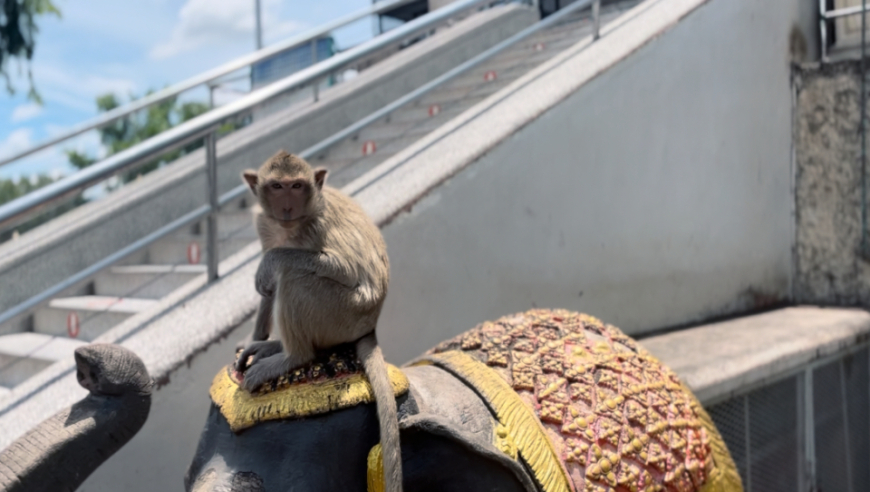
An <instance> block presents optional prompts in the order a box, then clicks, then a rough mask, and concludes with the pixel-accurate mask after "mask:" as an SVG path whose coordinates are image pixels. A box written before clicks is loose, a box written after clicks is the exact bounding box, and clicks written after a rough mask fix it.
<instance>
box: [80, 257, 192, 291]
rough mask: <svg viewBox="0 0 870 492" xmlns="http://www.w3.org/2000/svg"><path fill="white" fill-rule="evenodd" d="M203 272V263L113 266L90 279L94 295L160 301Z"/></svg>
mask: <svg viewBox="0 0 870 492" xmlns="http://www.w3.org/2000/svg"><path fill="white" fill-rule="evenodd" d="M205 271H206V266H205V264H199V265H127V266H114V267H111V268H110V269H109V270H108V271H106V272H103V273H101V274H100V275H98V276H97V277H96V278H95V279H94V293H95V294H96V295H98V296H112V297H136V298H139V299H160V298H162V297H163V296H165V295H168V294H169V293H171V292H172V291H174V290H175V289H177V288H179V287H181V286H182V285H184V284H186V283H187V282H189V281H190V280H192V279H194V278H196V276H197V275H201V274H203V273H205Z"/></svg>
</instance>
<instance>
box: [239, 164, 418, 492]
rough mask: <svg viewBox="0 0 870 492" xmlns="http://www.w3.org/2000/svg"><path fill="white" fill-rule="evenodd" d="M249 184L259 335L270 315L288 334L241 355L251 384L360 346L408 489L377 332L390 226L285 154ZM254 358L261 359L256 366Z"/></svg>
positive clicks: (394, 469)
mask: <svg viewBox="0 0 870 492" xmlns="http://www.w3.org/2000/svg"><path fill="white" fill-rule="evenodd" d="M243 178H244V179H245V181H246V182H247V183H248V184H249V185H250V186H251V189H252V191H253V192H254V194H256V195H257V198H258V200H259V204H260V211H259V212H258V213H257V214H256V216H255V223H256V227H257V233H258V235H259V237H260V241H261V243H262V245H263V250H264V251H265V254H264V256H263V260H262V262H261V263H260V268H259V269H258V271H257V279H256V283H257V290H258V292H260V293H261V294H263V295H264V297H263V300H262V302H261V305H260V311H259V313H258V316H257V322H256V325H255V328H254V334H253V338H254V340H265V339H266V338H267V337H268V334H269V331H270V329H269V321H270V319H269V318H270V317H271V321H272V324H273V325H274V326H275V327H277V328H278V330H280V334H281V345H276V342H268V341H266V342H258V341H255V342H253V343H251V344H250V345H249V346H248V347H247V348H246V349H245V352H244V353H243V354H242V356H241V357H240V358H239V364H240V367H239V369H240V370H244V371H245V377H244V382H243V385H244V387H245V388H246V389H248V390H249V391H250V390H253V389H255V388H257V387H258V386H260V385H261V384H262V383H264V382H266V381H269V380H271V379H273V378H275V377H278V376H280V375H281V374H285V373H286V372H288V371H289V370H290V369H292V368H293V367H296V366H299V365H301V364H304V363H307V362H309V361H311V360H312V359H313V358H314V355H315V351H316V350H318V349H323V348H327V347H331V346H334V345H338V344H341V343H347V342H352V341H356V342H357V345H356V346H357V355H358V357H359V359H360V360H361V361H362V363H363V367H364V369H365V372H366V375H367V376H368V379H369V381H370V383H371V385H372V390H373V392H374V394H375V400H376V403H377V409H378V420H379V423H380V429H381V445H382V449H383V453H384V454H383V456H384V474H385V484H386V485H387V490H388V491H390V492H396V491H401V489H402V471H401V451H400V449H399V428H398V420H397V416H396V405H395V397H394V395H393V389H392V386H391V384H390V382H389V377H388V375H387V368H386V363H385V362H384V359H383V355H382V354H381V350H380V347H379V346H378V345H377V340H376V338H375V334H374V330H375V327H376V325H377V321H378V316H380V312H381V307H382V306H383V303H384V298H385V297H386V294H387V288H388V285H389V278H390V266H389V261H388V259H387V249H386V244H385V243H384V239H383V236H382V235H381V233H380V230H379V229H378V227H377V226H376V225H375V224H374V223H373V222H372V221H371V219H370V218H369V217H368V216H367V215H366V213H365V211H363V209H362V208H361V207H360V206H359V205H358V204H357V203H356V202H354V201H353V200H352V199H351V198H350V197H348V196H347V195H345V194H343V193H341V192H340V191H338V190H336V189H334V188H330V187H328V186H324V183H325V178H326V171H325V170H312V169H311V167H310V166H309V165H308V163H307V162H305V161H304V160H303V159H301V158H299V157H297V156H294V155H291V154H288V153H286V152H284V151H281V152H278V153H277V154H275V155H274V156H272V157H271V158H270V159H269V160H268V161H266V163H264V164H263V166H261V167H260V169H259V170H258V171H246V172H245V173H244V174H243ZM275 182H282V183H285V184H286V185H289V184H290V183H296V182H299V183H300V185H299V186H297V188H299V190H298V191H297V192H296V194H295V195H293V196H292V197H290V198H281V197H285V196H290V195H289V190H288V189H287V186H284V189H279V190H273V189H271V188H269V187H270V186H272V184H273V183H275ZM302 190H304V191H302ZM282 193H283V194H282ZM276 196H278V198H275V197H276ZM303 209H304V210H303ZM288 210H289V211H288ZM296 217H298V218H296ZM272 299H274V304H273V303H272ZM270 314H271V316H270ZM281 349H283V350H281ZM249 358H253V359H254V362H253V364H251V365H250V366H249V367H247V368H246V367H245V365H246V364H247V361H248V360H249Z"/></svg>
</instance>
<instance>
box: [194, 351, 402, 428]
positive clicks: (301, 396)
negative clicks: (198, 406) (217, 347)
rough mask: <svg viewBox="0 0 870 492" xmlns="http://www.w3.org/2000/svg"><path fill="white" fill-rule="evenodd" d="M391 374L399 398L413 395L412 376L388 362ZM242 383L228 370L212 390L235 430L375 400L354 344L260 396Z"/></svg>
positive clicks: (322, 357) (281, 379)
mask: <svg viewBox="0 0 870 492" xmlns="http://www.w3.org/2000/svg"><path fill="white" fill-rule="evenodd" d="M238 356H239V354H238V353H237V354H236V357H237V358H238ZM387 373H388V375H389V377H390V382H391V383H392V384H393V391H394V392H395V395H396V396H400V395H403V394H405V393H407V392H408V387H409V384H408V378H406V377H405V375H404V374H403V373H402V371H400V370H399V369H398V368H396V367H395V366H392V365H390V364H387ZM240 379H241V375H240V374H238V373H237V372H236V371H235V369H234V366H233V365H230V366H227V367H225V368H224V369H221V370H220V371H218V373H217V375H216V376H215V378H214V380H213V381H212V385H211V390H210V392H209V393H210V395H211V399H212V401H213V402H214V404H215V405H217V406H218V408H220V411H221V414H222V415H223V416H224V418H226V419H227V422H229V424H230V428H231V429H232V430H233V432H239V431H241V430H244V429H247V428H248V427H252V426H254V425H255V424H257V423H259V422H265V421H268V420H279V419H294V418H302V417H310V416H313V415H320V414H324V413H328V412H331V411H333V410H339V409H342V408H348V407H352V406H355V405H359V404H362V403H371V402H374V401H375V399H374V394H373V393H372V389H371V386H369V382H368V380H367V379H366V377H365V375H364V374H363V372H362V363H361V362H360V361H359V360H358V359H357V357H356V349H355V347H354V345H353V344H345V345H339V346H337V347H333V348H332V349H330V350H328V351H325V352H323V353H321V354H319V355H318V357H317V358H316V359H315V360H314V361H312V362H311V363H309V364H307V365H305V366H303V367H299V368H296V369H294V370H292V371H291V372H290V373H289V374H285V375H283V376H281V377H279V378H277V379H275V380H273V381H270V382H268V383H266V384H265V385H263V386H262V387H260V388H259V389H258V390H257V392H256V394H251V393H248V392H247V391H245V390H244V389H243V388H242V387H241V386H239V380H240Z"/></svg>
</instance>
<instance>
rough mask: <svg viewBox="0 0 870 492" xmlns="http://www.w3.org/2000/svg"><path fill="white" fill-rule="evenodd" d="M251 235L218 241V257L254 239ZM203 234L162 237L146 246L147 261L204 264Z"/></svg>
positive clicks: (223, 256)
mask: <svg viewBox="0 0 870 492" xmlns="http://www.w3.org/2000/svg"><path fill="white" fill-rule="evenodd" d="M256 240H257V238H256V235H254V236H251V237H244V236H240V237H231V238H228V239H223V240H221V241H219V242H218V258H219V259H220V260H221V261H222V260H225V259H227V258H229V257H230V256H232V255H233V254H234V253H236V252H237V251H239V250H240V249H242V248H244V247H245V246H247V245H249V244H251V242H253V241H256ZM205 241H206V237H205V235H190V234H188V235H184V234H179V235H177V236H172V237H167V238H163V239H161V240H159V241H157V242H155V243H154V244H152V245H151V246H150V247H149V248H148V262H149V263H153V264H158V265H204V264H206V261H207V260H208V253H207V252H206V243H205Z"/></svg>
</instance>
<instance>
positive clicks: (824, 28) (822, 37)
mask: <svg viewBox="0 0 870 492" xmlns="http://www.w3.org/2000/svg"><path fill="white" fill-rule="evenodd" d="M826 1H827V0H819V44H820V46H819V48H820V49H819V53H821V59H822V62H823V63H824V62H827V61H828V24H827V22H828V19H827V13H828V9H827V6H826V5H825V2H826Z"/></svg>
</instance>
